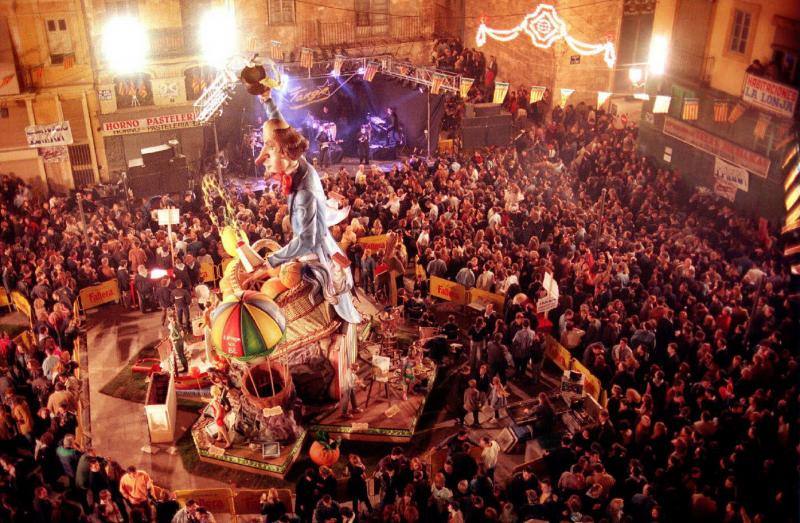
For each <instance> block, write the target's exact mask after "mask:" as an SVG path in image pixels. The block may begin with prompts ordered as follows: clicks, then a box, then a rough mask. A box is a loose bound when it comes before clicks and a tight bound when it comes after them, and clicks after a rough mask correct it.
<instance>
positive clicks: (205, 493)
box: [175, 488, 234, 514]
mask: <svg viewBox="0 0 800 523" xmlns="http://www.w3.org/2000/svg"><path fill="white" fill-rule="evenodd" d="M175 498H176V499H177V500H178V503H180V504H181V505H182V506H185V505H186V501H187V500H190V499H193V500H195V501H197V504H198V505H200V506H201V507H205V508H207V509H208V511H209V512H211V513H212V514H233V513H234V511H233V492H232V491H231V489H227V488H205V489H194V490H176V491H175Z"/></svg>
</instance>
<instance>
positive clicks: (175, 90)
mask: <svg viewBox="0 0 800 523" xmlns="http://www.w3.org/2000/svg"><path fill="white" fill-rule="evenodd" d="M152 83H153V99H154V101H155V104H156V105H169V104H176V103H185V102H186V92H185V85H184V82H183V80H182V79H181V78H163V79H158V80H153V82H152Z"/></svg>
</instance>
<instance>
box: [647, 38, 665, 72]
mask: <svg viewBox="0 0 800 523" xmlns="http://www.w3.org/2000/svg"><path fill="white" fill-rule="evenodd" d="M647 67H648V68H649V69H650V72H651V73H653V74H664V71H665V70H666V69H667V39H666V38H664V37H663V36H654V37H653V38H652V39H651V40H650V53H649V55H648V58H647Z"/></svg>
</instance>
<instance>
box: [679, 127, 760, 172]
mask: <svg viewBox="0 0 800 523" xmlns="http://www.w3.org/2000/svg"><path fill="white" fill-rule="evenodd" d="M664 134H666V135H667V136H671V137H673V138H675V139H677V140H680V141H682V142H684V143H688V144H689V145H691V146H692V147H695V148H697V149H700V150H701V151H705V152H707V153H708V154H711V155H714V156H717V157H719V158H722V159H723V160H725V161H728V162H731V163H733V164H736V165H740V166H742V167H744V168H745V169H747V170H748V171H750V172H751V173H753V174H756V175H758V176H760V177H762V178H766V177H767V174H768V173H769V163H770V161H769V158H766V157H764V156H761V155H760V154H757V153H754V152H753V151H751V150H749V149H745V148H744V147H740V146H738V145H736V144H735V143H732V142H729V141H728V140H724V139H722V138H720V137H718V136H715V135H713V134H711V133H708V132H706V131H703V130H702V129H698V128H697V127H692V126H691V125H688V124H685V123H683V122H681V121H679V120H676V119H674V118H670V117H669V116H667V117H666V118H665V119H664Z"/></svg>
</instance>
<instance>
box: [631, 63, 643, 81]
mask: <svg viewBox="0 0 800 523" xmlns="http://www.w3.org/2000/svg"><path fill="white" fill-rule="evenodd" d="M642 77H643V73H642V70H641V69H639V68H638V67H631V68H630V69H628V79H630V81H631V83H632V84H634V85H638V84H640V83H642Z"/></svg>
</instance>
